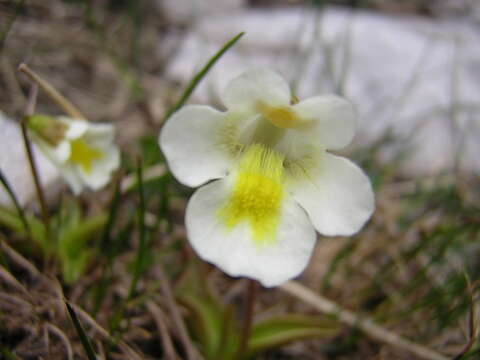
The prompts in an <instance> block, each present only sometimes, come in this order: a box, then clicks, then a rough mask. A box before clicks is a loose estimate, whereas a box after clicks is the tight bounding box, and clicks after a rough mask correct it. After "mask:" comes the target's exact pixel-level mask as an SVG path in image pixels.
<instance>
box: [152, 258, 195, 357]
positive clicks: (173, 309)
mask: <svg viewBox="0 0 480 360" xmlns="http://www.w3.org/2000/svg"><path fill="white" fill-rule="evenodd" d="M157 276H158V278H159V279H160V287H161V290H162V292H163V295H164V296H165V299H166V302H167V306H168V310H169V312H170V314H171V316H172V320H173V322H174V324H175V327H176V329H177V331H178V334H179V336H180V341H181V342H182V345H183V347H184V349H185V352H186V355H187V359H188V360H198V359H200V355H199V354H198V352H197V349H196V348H195V346H194V345H193V343H192V340H191V339H190V336H189V335H188V331H187V328H186V326H185V323H184V322H183V319H182V316H181V315H180V311H179V310H178V307H177V304H176V303H175V298H174V296H173V292H172V289H171V286H170V283H169V281H168V279H167V277H166V276H165V274H164V273H163V270H162V269H160V268H159V267H158V266H157Z"/></svg>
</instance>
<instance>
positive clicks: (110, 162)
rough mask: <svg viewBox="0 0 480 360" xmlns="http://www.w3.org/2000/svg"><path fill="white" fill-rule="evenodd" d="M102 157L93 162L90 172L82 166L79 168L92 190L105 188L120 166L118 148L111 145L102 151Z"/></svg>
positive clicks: (81, 175)
mask: <svg viewBox="0 0 480 360" xmlns="http://www.w3.org/2000/svg"><path fill="white" fill-rule="evenodd" d="M101 152H102V157H101V158H100V159H98V160H96V161H94V162H92V167H91V169H90V171H85V169H84V168H83V167H82V166H77V169H78V174H79V175H80V178H81V179H82V181H83V182H84V183H85V184H87V185H88V187H90V188H91V189H92V190H98V189H100V188H102V187H104V186H105V185H106V184H107V183H108V182H109V181H110V178H111V176H112V172H113V171H114V170H116V169H117V168H118V167H119V166H120V151H119V149H118V147H117V146H115V145H113V144H112V145H110V146H109V147H107V148H104V149H101Z"/></svg>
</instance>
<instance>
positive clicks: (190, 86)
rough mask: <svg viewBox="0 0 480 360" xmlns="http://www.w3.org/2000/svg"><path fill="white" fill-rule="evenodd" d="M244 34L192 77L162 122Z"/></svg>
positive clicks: (227, 43)
mask: <svg viewBox="0 0 480 360" xmlns="http://www.w3.org/2000/svg"><path fill="white" fill-rule="evenodd" d="M244 34H245V32H243V31H242V32H241V33H239V34H238V35H236V36H234V37H233V38H232V39H230V40H229V41H227V42H226V43H225V44H224V45H223V46H222V48H221V49H220V50H219V51H218V52H217V53H216V54H215V55H214V56H212V57H211V58H210V60H208V62H207V63H206V64H205V66H204V67H203V68H202V69H201V70H200V71H199V72H198V73H197V74H195V76H194V77H193V79H192V80H191V81H190V83H189V84H188V86H187V88H186V89H185V91H184V92H183V94H182V96H181V98H180V100H178V101H177V103H176V104H175V105H174V106H172V107H171V108H170V110H168V112H167V114H166V115H165V118H164V121H165V120H167V119H168V118H169V117H170V115H172V114H173V113H174V112H175V111H177V110H178V109H180V108H181V107H182V106H183V104H185V102H186V101H187V100H188V98H189V97H190V95H191V94H192V92H193V90H195V88H196V87H197V85H198V84H199V83H200V81H201V80H202V79H203V78H204V77H205V75H207V73H208V71H209V70H210V69H211V68H212V66H213V65H215V63H216V62H217V61H218V60H219V59H220V58H221V57H222V56H223V54H225V53H226V52H227V51H228V50H229V49H230V48H231V47H232V46H233V45H235V43H236V42H237V41H238V40H240V38H241V37H242V36H243V35H244Z"/></svg>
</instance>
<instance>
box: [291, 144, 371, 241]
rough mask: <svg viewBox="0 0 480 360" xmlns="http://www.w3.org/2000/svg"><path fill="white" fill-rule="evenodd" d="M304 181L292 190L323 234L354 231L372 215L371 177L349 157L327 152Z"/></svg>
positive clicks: (297, 182) (350, 233) (299, 182)
mask: <svg viewBox="0 0 480 360" xmlns="http://www.w3.org/2000/svg"><path fill="white" fill-rule="evenodd" d="M305 175H306V178H305V181H300V180H296V182H295V183H293V184H292V186H291V189H290V191H291V192H292V194H293V196H294V198H295V199H296V200H297V201H298V202H299V204H300V205H301V206H302V207H303V208H304V209H305V210H306V211H307V213H308V215H309V217H310V219H311V220H312V223H313V226H315V228H316V229H317V231H318V232H320V233H321V234H323V235H329V236H336V235H343V236H347V235H352V234H354V233H356V232H357V231H358V230H360V228H361V227H362V226H363V224H364V223H365V222H366V221H367V220H368V219H369V218H370V216H371V215H372V212H373V209H374V205H375V204H374V196H373V191H372V188H371V185H370V180H369V179H368V177H367V176H366V175H365V174H364V173H363V171H362V170H361V169H360V168H359V167H358V166H357V165H355V164H354V163H352V162H351V161H350V160H348V159H346V158H343V157H340V156H335V155H332V154H329V153H325V154H324V155H322V156H321V158H320V163H319V166H318V168H316V169H312V170H310V171H309V172H308V173H307V174H305Z"/></svg>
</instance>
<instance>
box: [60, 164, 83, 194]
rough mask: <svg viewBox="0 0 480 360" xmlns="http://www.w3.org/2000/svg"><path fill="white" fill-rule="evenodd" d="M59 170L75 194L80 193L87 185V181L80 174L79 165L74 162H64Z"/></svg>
mask: <svg viewBox="0 0 480 360" xmlns="http://www.w3.org/2000/svg"><path fill="white" fill-rule="evenodd" d="M58 170H59V172H60V174H61V175H62V177H63V178H64V179H65V181H66V182H67V183H68V185H69V186H70V189H71V190H72V192H73V194H74V195H80V193H81V192H82V190H83V188H84V187H85V183H84V181H83V180H82V177H81V176H80V174H79V172H78V170H77V167H76V166H75V165H72V164H68V163H66V164H62V165H60V166H58Z"/></svg>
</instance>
